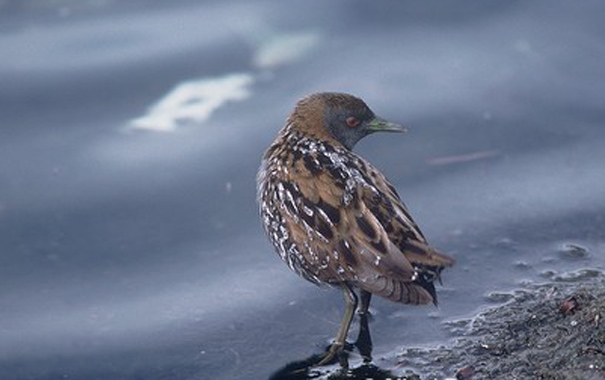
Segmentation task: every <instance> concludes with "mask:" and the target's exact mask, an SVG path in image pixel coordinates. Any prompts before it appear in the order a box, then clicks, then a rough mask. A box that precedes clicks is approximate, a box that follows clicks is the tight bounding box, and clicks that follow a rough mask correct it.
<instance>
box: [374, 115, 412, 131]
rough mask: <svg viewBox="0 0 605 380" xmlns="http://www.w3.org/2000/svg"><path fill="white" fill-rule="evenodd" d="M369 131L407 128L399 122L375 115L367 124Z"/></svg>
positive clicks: (405, 129)
mask: <svg viewBox="0 0 605 380" xmlns="http://www.w3.org/2000/svg"><path fill="white" fill-rule="evenodd" d="M367 129H368V130H369V131H370V132H401V133H403V132H406V131H407V130H408V129H407V128H406V127H403V126H401V125H399V124H395V123H392V122H390V121H388V120H385V119H383V118H381V117H378V116H376V117H375V118H374V119H372V120H371V121H370V122H369V123H368V126H367Z"/></svg>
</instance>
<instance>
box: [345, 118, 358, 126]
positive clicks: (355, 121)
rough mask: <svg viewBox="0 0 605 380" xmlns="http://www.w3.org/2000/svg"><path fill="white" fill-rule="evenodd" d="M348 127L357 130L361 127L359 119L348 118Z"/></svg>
mask: <svg viewBox="0 0 605 380" xmlns="http://www.w3.org/2000/svg"><path fill="white" fill-rule="evenodd" d="M347 125H348V126H349V127H351V128H355V127H356V126H358V125H359V119H357V118H356V117H354V116H349V117H347Z"/></svg>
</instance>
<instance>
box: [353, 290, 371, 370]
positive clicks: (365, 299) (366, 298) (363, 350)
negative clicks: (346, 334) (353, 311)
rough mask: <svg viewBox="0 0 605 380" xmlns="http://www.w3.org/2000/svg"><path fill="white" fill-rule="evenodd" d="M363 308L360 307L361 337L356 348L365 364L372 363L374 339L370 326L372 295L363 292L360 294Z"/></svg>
mask: <svg viewBox="0 0 605 380" xmlns="http://www.w3.org/2000/svg"><path fill="white" fill-rule="evenodd" d="M360 298H361V306H360V307H359V310H358V313H359V335H358V336H357V340H356V341H355V346H356V347H357V349H358V350H359V353H360V354H361V356H362V357H363V361H364V363H369V362H371V361H372V337H371V336H370V326H369V325H368V317H369V316H370V313H369V312H368V309H369V307H370V300H371V299H372V293H370V292H366V291H365V290H362V291H361V293H360Z"/></svg>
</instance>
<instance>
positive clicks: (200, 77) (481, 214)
mask: <svg viewBox="0 0 605 380" xmlns="http://www.w3.org/2000/svg"><path fill="white" fill-rule="evenodd" d="M168 4H169V5H168ZM604 14H605V5H604V4H603V3H602V2H599V1H596V0H595V1H585V2H581V3H576V2H573V3H572V2H563V1H560V2H555V1H537V2H520V1H516V2H515V1H506V2H505V1H483V0H481V1H479V0H477V1H466V2H464V3H462V2H458V3H456V4H454V3H447V4H446V3H441V2H426V1H420V0H418V1H406V2H400V1H384V2H380V4H378V3H374V2H364V1H344V0H343V1H331V2H323V1H306V2H294V1H282V2H269V1H266V2H263V1H241V2H237V1H231V2H221V1H206V2H194V1H173V2H161V1H147V2H144V1H128V2H118V1H112V0H100V1H99V0H95V1H93V0H89V1H75V0H73V1H70V0H57V1H53V2H48V1H42V0H29V1H25V0H20V1H16V0H15V1H10V0H9V1H7V0H4V1H0V54H1V56H2V59H0V128H1V139H0V378H2V379H64V378H68V379H263V378H267V377H269V376H270V375H271V374H272V373H274V372H275V371H277V370H278V369H279V368H282V367H283V366H285V365H287V364H288V363H289V362H291V361H296V360H303V359H304V358H306V357H308V356H309V355H312V354H315V353H318V352H321V350H323V348H324V346H325V345H326V344H327V343H328V341H329V339H330V338H331V337H332V336H333V335H334V334H335V332H336V329H337V324H338V322H339V319H340V312H341V309H342V300H341V296H340V294H339V292H336V291H333V290H324V291H321V290H318V289H317V288H315V287H314V286H313V285H310V284H307V283H305V282H304V281H302V280H300V279H298V278H297V277H296V276H295V275H294V274H292V273H290V272H289V271H288V269H287V268H286V266H285V265H283V264H282V263H281V262H280V260H279V259H278V258H277V256H276V255H275V254H274V253H273V251H272V249H271V247H270V246H269V243H268V241H267V240H266V239H265V237H264V235H263V233H262V231H261V228H260V224H259V221H258V218H257V211H256V204H255V174H256V169H257V166H258V163H259V160H260V155H261V153H262V151H263V150H264V149H265V147H266V146H267V145H268V144H269V142H270V141H271V140H272V139H273V137H274V135H275V134H276V132H277V130H278V129H279V128H280V127H281V125H282V123H283V120H284V119H285V117H286V115H287V113H288V112H289V110H290V108H291V107H292V105H293V104H294V102H295V101H296V100H297V99H298V98H300V97H301V96H303V95H305V94H308V93H310V92H314V91H320V90H330V91H344V92H350V93H353V94H356V95H359V96H361V97H363V98H364V99H365V100H366V101H367V102H368V103H369V104H370V106H371V107H372V108H373V109H374V110H375V111H376V113H378V114H381V115H382V116H384V117H387V118H390V119H392V120H395V121H399V122H401V123H403V124H405V125H408V126H409V127H410V132H409V133H408V134H407V135H406V136H405V137H400V136H396V137H394V136H393V135H388V136H372V137H370V138H368V139H367V140H365V141H363V142H361V143H360V144H359V147H358V151H359V152H360V153H361V154H362V155H364V156H365V157H366V158H368V159H369V160H370V161H372V162H373V163H374V164H375V165H376V166H378V167H379V168H382V169H383V170H384V171H385V172H386V173H387V174H388V176H389V177H390V178H391V180H392V181H393V183H394V184H395V185H396V186H397V187H398V189H400V193H401V195H402V197H403V198H404V199H405V200H406V202H407V204H408V206H409V207H410V209H411V210H412V212H413V214H414V215H415V216H416V219H417V221H418V222H419V224H420V225H421V226H422V227H423V229H424V232H425V234H426V235H427V236H428V237H429V240H430V241H431V242H432V243H433V244H434V245H435V246H437V247H439V248H440V249H442V250H444V251H447V252H450V253H452V254H454V255H455V256H456V258H457V260H458V264H457V266H456V267H454V268H453V269H451V270H450V271H448V272H447V273H446V274H445V275H444V280H445V285H444V286H443V287H441V288H440V289H439V293H440V298H441V304H440V308H439V309H434V308H431V307H426V308H409V307H403V306H401V305H397V304H392V303H389V302H386V301H381V300H376V301H375V302H374V303H373V309H374V315H375V317H374V320H373V322H372V325H371V326H372V332H373V339H374V345H375V347H374V358H375V363H376V364H377V365H378V366H380V367H383V368H385V369H388V370H392V371H393V372H394V373H398V371H400V370H401V369H399V368H395V367H394V366H393V364H392V361H391V360H390V359H389V358H390V357H392V355H393V353H394V352H397V349H400V348H401V347H409V346H414V345H416V346H423V345H434V344H444V343H446V342H447V340H448V337H449V334H448V331H447V330H446V329H444V328H442V322H443V321H444V320H452V319H456V318H462V317H467V316H469V315H473V314H474V313H476V312H477V311H478V310H480V309H481V308H483V307H485V306H489V305H492V304H494V303H495V302H497V301H498V300H501V299H505V298H506V295H505V294H504V295H502V294H492V295H491V297H490V293H493V292H500V293H502V292H506V291H509V290H512V289H515V288H517V287H520V286H523V284H525V283H528V282H540V281H548V280H551V279H553V278H557V277H559V278H561V277H564V278H565V279H570V276H572V274H573V273H574V272H573V271H575V270H577V269H581V268H596V269H603V268H604V266H605V258H604V254H603V250H604V248H605V217H604V213H603V212H604V211H605V191H604V188H605V169H604V168H605V164H604V163H605V149H604V146H605V125H604V124H605V96H604V93H605V81H604V80H603V78H604V77H605V49H604V47H603V46H604V45H603V39H604V38H605V26H604V25H605V24H604V23H603V15H604ZM570 244H573V245H577V246H580V247H581V248H574V247H575V246H570ZM578 252H579V253H578ZM570 273H572V274H570ZM565 276H567V277H565ZM571 279H573V278H571Z"/></svg>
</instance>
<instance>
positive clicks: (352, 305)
mask: <svg viewBox="0 0 605 380" xmlns="http://www.w3.org/2000/svg"><path fill="white" fill-rule="evenodd" d="M342 293H343V295H344V297H345V312H344V316H343V317H342V322H340V328H339V329H338V334H337V335H336V339H335V340H334V343H332V344H331V345H330V349H329V350H328V352H327V353H326V356H325V357H323V358H322V359H321V361H320V362H319V363H317V365H318V366H320V365H326V364H328V363H330V362H331V361H332V360H333V359H334V358H335V357H336V356H337V355H339V354H340V353H341V352H342V351H343V349H344V346H345V343H346V339H347V334H348V333H349V327H351V321H352V320H353V316H354V315H355V309H356V308H357V296H356V295H355V292H354V291H353V289H351V287H350V286H349V285H348V284H346V283H345V284H343V285H342ZM341 364H342V363H341Z"/></svg>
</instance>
